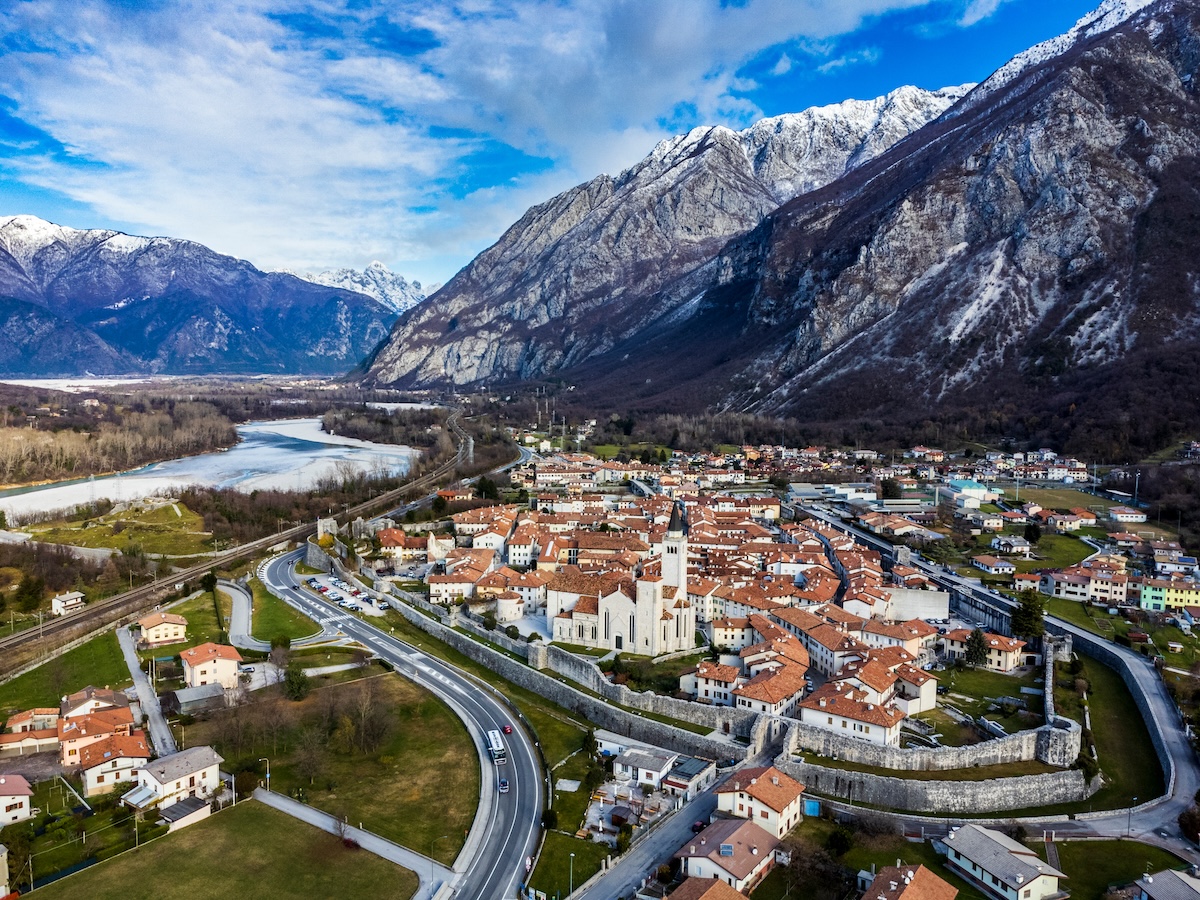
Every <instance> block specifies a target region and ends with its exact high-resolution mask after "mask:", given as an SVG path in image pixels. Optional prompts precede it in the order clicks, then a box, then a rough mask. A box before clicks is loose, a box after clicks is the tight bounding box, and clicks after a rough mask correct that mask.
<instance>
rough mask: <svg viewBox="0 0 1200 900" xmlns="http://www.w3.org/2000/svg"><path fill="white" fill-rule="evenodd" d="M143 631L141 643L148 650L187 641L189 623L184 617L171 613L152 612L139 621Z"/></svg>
mask: <svg viewBox="0 0 1200 900" xmlns="http://www.w3.org/2000/svg"><path fill="white" fill-rule="evenodd" d="M137 623H138V627H139V628H141V630H142V636H141V639H140V641H139V643H140V644H141V646H142V647H143V648H146V649H150V648H153V647H162V646H165V645H166V644H178V643H182V642H183V641H186V640H187V624H188V621H187V619H185V618H184V617H183V616H179V615H176V614H175V613H169V612H152V613H150V615H148V616H142V618H140V619H138V620H137Z"/></svg>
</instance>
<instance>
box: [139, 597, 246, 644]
mask: <svg viewBox="0 0 1200 900" xmlns="http://www.w3.org/2000/svg"><path fill="white" fill-rule="evenodd" d="M217 594H218V599H220V600H221V609H222V615H224V616H228V615H229V609H230V607H231V606H232V604H231V602H230V600H229V596H228V595H227V594H226V593H225V592H224V591H218V592H217ZM168 612H173V613H175V614H176V615H178V616H183V617H184V618H185V619H187V622H188V624H187V641H186V642H183V643H179V644H172V645H170V646H169V647H159V648H158V649H157V650H155V651H152V652H150V653H148V654H145V655H149V656H170V655H172V654H177V653H179V651H180V650H184V649H186V648H188V647H195V646H196V645H197V644H203V643H205V642H207V641H212V642H213V643H221V642H222V640H223V639H224V638H225V623H224V622H218V621H217V610H216V607H215V606H214V605H213V596H212V594H210V593H207V592H202V593H201V594H200V595H199V596H198V597H193V598H192V599H191V600H184V601H183V602H182V603H178V604H176V605H175V606H172V607H171V608H170V609H169V610H168Z"/></svg>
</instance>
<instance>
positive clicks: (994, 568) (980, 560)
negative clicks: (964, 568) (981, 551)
mask: <svg viewBox="0 0 1200 900" xmlns="http://www.w3.org/2000/svg"><path fill="white" fill-rule="evenodd" d="M971 562H972V563H973V564H974V566H975V568H977V569H982V570H983V571H984V572H987V573H988V574H989V575H1012V574H1013V573H1015V572H1016V571H1017V567H1016V566H1015V565H1013V564H1012V563H1010V562H1009V561H1008V560H1007V559H1000V558H999V557H998V556H988V555H986V554H985V555H983V556H974V557H972V558H971Z"/></svg>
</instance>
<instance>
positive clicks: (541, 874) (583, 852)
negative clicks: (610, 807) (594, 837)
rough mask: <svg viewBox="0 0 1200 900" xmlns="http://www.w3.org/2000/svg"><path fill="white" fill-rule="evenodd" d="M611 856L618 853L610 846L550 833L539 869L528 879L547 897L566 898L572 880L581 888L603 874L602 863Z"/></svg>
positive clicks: (536, 868) (553, 832)
mask: <svg viewBox="0 0 1200 900" xmlns="http://www.w3.org/2000/svg"><path fill="white" fill-rule="evenodd" d="M610 853H613V854H615V853H616V851H615V850H613V849H612V848H611V847H609V846H608V845H607V844H597V843H596V842H595V841H585V840H580V839H579V838H575V837H571V836H570V835H566V834H563V833H561V832H558V831H549V832H547V833H546V840H545V843H543V844H542V853H541V856H539V857H538V863H537V866H536V867H534V870H533V874H532V875H530V877H529V884H530V886H531V887H533V888H534V889H536V890H539V891H543V892H545V894H546V896H547V897H556V896H560V895H561V896H563V897H565V896H567V894H568V893H569V891H570V888H571V886H572V881H573V882H574V886H575V887H579V885H581V884H583V883H584V882H585V881H587V880H588V879H589V878H591V877H592V876H593V875H595V874H596V873H597V872H599V871H600V863H601V862H602V861H603V860H604V857H606V856H608V855H609V854H610ZM572 854H574V856H575V861H574V863H572V861H571V855H572ZM572 872H574V878H573V879H572Z"/></svg>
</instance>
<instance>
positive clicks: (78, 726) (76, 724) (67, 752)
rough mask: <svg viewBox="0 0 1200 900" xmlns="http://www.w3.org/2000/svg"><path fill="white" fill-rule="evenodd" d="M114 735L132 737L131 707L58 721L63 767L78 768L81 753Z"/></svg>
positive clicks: (99, 710)
mask: <svg viewBox="0 0 1200 900" xmlns="http://www.w3.org/2000/svg"><path fill="white" fill-rule="evenodd" d="M114 734H120V735H130V734H133V711H132V710H130V708H129V707H128V706H113V707H107V708H102V709H97V710H96V711H95V712H92V713H88V714H86V715H82V716H71V717H69V718H60V719H59V720H58V755H59V762H61V763H62V764H63V765H64V766H77V765H79V754H80V753H81V752H82V751H83V750H84V749H85V748H86V747H88V746H89V745H91V744H94V743H96V742H97V741H102V740H104V739H105V738H107V737H111V736H112V735H114Z"/></svg>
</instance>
